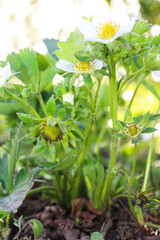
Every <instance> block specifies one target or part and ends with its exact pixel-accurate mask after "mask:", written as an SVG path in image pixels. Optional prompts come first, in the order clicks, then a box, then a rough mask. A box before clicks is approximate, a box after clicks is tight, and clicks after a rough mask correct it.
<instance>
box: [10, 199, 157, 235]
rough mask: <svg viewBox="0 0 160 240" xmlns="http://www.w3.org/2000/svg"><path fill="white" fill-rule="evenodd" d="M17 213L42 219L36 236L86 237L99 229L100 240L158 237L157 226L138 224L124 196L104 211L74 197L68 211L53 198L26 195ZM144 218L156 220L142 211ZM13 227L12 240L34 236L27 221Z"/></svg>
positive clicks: (155, 221)
mask: <svg viewBox="0 0 160 240" xmlns="http://www.w3.org/2000/svg"><path fill="white" fill-rule="evenodd" d="M21 215H23V216H24V219H25V221H26V219H27V218H28V219H30V218H32V219H33V218H37V219H39V220H40V221H41V222H42V224H43V227H44V229H43V232H42V234H41V235H40V237H39V238H37V239H38V240H52V239H53V240H77V239H80V240H90V236H91V234H92V233H93V232H95V231H96V232H100V233H101V234H102V236H103V239H104V240H160V233H159V231H158V230H156V229H154V228H151V227H147V226H146V227H141V226H139V225H138V223H137V222H136V220H135V219H134V217H133V216H132V215H131V213H130V211H129V209H128V205H127V200H126V199H124V198H120V199H118V200H117V204H116V205H115V206H114V208H113V209H112V211H110V212H109V211H108V212H106V213H105V214H104V213H102V212H100V211H98V210H95V209H93V208H92V207H91V205H90V203H89V201H87V200H85V199H75V200H74V201H73V202H72V209H71V212H70V213H66V212H65V210H63V209H62V208H61V207H60V206H59V205H58V204H57V203H56V202H52V203H49V201H48V200H46V199H34V198H27V199H26V200H25V201H24V203H23V204H22V206H21V207H20V208H19V211H18V213H17V216H16V218H18V217H19V216H21ZM27 216H28V217H27ZM145 218H146V221H150V222H152V223H155V224H159V220H158V219H156V218H154V217H151V216H150V215H149V214H145ZM22 225H24V223H23V222H22ZM16 231H18V228H16V227H15V228H14V237H13V238H12V239H13V240H22V239H23V240H24V239H30V240H31V239H34V237H33V231H32V228H31V226H30V225H29V224H27V225H26V227H24V228H22V231H21V232H17V233H16ZM26 237H27V238H26ZM95 240H96V239H95Z"/></svg>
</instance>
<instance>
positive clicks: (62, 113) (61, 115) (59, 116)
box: [57, 109, 66, 121]
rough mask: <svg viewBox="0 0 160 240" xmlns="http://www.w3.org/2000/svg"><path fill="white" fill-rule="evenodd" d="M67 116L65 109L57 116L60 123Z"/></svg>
mask: <svg viewBox="0 0 160 240" xmlns="http://www.w3.org/2000/svg"><path fill="white" fill-rule="evenodd" d="M65 116H66V111H65V109H60V110H59V111H58V114H57V118H58V121H61V120H62V119H63V118H65Z"/></svg>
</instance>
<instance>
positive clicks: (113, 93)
mask: <svg viewBox="0 0 160 240" xmlns="http://www.w3.org/2000/svg"><path fill="white" fill-rule="evenodd" d="M109 56H110V63H111V71H110V73H111V78H109V102H110V113H111V119H112V124H113V128H116V126H115V123H114V119H117V108H118V104H117V82H116V69H115V63H114V61H113V58H112V53H111V52H110V51H109ZM117 149H118V138H117V137H115V136H113V138H112V144H111V150H110V162H109V166H108V171H107V176H106V180H105V182H104V186H103V189H102V195H101V201H102V203H104V202H105V199H106V204H107V206H109V200H110V190H111V185H112V180H113V176H112V173H111V170H112V168H114V167H115V164H116V159H117Z"/></svg>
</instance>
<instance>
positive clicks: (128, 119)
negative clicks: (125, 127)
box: [126, 110, 133, 122]
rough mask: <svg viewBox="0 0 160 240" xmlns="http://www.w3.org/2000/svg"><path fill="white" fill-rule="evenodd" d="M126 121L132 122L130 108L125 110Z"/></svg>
mask: <svg viewBox="0 0 160 240" xmlns="http://www.w3.org/2000/svg"><path fill="white" fill-rule="evenodd" d="M126 121H127V122H133V117H132V113H131V111H130V110H127V112H126Z"/></svg>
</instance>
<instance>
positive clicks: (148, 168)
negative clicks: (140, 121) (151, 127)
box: [142, 132, 154, 192]
mask: <svg viewBox="0 0 160 240" xmlns="http://www.w3.org/2000/svg"><path fill="white" fill-rule="evenodd" d="M153 142H154V132H153V133H152V139H151V142H150V146H149V152H148V157H147V166H146V171H145V177H144V182H143V186H142V192H144V191H146V188H147V182H148V178H149V172H150V168H151V157H152V151H153Z"/></svg>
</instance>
